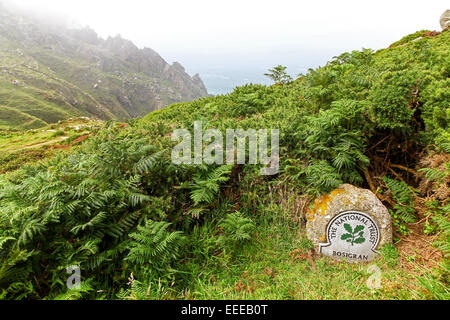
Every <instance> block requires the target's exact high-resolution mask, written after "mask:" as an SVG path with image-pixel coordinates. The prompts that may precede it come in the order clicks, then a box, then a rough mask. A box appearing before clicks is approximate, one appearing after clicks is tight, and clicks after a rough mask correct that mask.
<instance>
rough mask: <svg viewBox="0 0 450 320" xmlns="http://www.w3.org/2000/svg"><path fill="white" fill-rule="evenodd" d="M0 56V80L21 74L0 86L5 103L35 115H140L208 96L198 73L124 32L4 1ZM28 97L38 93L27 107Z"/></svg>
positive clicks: (58, 117) (49, 118) (0, 82)
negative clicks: (70, 23)
mask: <svg viewBox="0 0 450 320" xmlns="http://www.w3.org/2000/svg"><path fill="white" fill-rule="evenodd" d="M0 57H1V58H0V85H3V87H5V85H4V84H6V83H8V84H10V83H12V82H13V81H16V82H15V84H16V87H17V90H16V91H11V92H10V91H8V92H7V91H5V90H2V91H0V106H1V105H7V106H8V107H9V108H13V109H16V110H18V111H19V112H22V113H25V114H26V115H27V116H29V117H30V121H33V120H35V119H34V118H37V119H39V120H40V121H43V122H45V123H50V122H52V121H54V120H55V119H56V120H61V119H64V118H67V117H68V116H94V117H97V118H100V119H110V118H119V119H122V118H130V117H140V116H143V115H145V114H147V113H149V112H151V111H153V110H157V109H161V108H163V107H165V106H167V105H169V104H172V103H177V102H186V101H191V100H194V99H197V98H201V97H205V96H207V95H208V93H207V90H206V88H205V85H204V84H203V81H202V80H201V79H200V77H199V76H198V75H195V76H193V77H191V76H190V75H189V74H187V73H186V72H185V69H184V68H183V67H182V66H181V64H179V63H178V62H175V63H173V64H172V65H170V64H168V63H167V62H166V61H165V60H164V59H163V58H162V57H161V56H160V55H159V54H158V53H157V52H155V51H154V50H152V49H150V48H143V49H140V48H138V47H137V46H136V45H135V44H134V43H133V42H131V41H130V40H126V39H123V38H122V37H121V36H115V37H109V38H107V39H102V38H100V37H99V36H98V35H97V33H96V32H95V31H94V30H92V29H90V28H88V27H85V28H80V29H70V28H68V27H66V26H64V25H55V24H47V23H45V22H42V21H38V20H36V19H35V18H32V17H30V16H27V15H24V14H22V13H16V12H14V13H12V12H11V11H10V10H9V9H5V8H4V7H3V8H2V7H0ZM2 71H3V72H2ZM19 91H20V92H19ZM11 96H13V98H11ZM24 96H27V97H29V99H32V100H33V103H32V104H31V106H30V107H27V108H24V107H23V104H24V101H23V99H22V98H23V97H24ZM21 97H22V98H21ZM27 99H28V98H27ZM52 113H53V115H52V116H51V115H50V114H52ZM40 121H37V122H35V123H39V124H40V125H41V124H42V122H40ZM32 127H33V126H32Z"/></svg>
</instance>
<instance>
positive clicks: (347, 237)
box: [341, 233, 353, 240]
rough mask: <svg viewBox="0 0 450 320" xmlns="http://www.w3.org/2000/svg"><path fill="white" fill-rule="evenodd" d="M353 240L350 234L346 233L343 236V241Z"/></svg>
mask: <svg viewBox="0 0 450 320" xmlns="http://www.w3.org/2000/svg"><path fill="white" fill-rule="evenodd" d="M351 238H353V235H351V234H350V233H344V234H343V235H342V236H341V240H347V239H351Z"/></svg>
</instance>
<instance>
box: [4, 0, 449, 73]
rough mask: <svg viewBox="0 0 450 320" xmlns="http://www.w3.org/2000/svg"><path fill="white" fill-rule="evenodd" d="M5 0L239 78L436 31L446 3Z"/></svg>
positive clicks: (190, 67)
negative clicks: (272, 68)
mask: <svg viewBox="0 0 450 320" xmlns="http://www.w3.org/2000/svg"><path fill="white" fill-rule="evenodd" d="M3 1H5V0H3ZM0 2H2V0H0ZM9 2H13V3H14V4H16V5H20V6H25V7H29V8H32V9H33V11H34V12H37V13H51V14H52V15H54V16H59V17H64V18H67V19H69V20H74V21H76V23H77V24H80V25H89V26H90V27H92V28H93V29H94V30H95V31H97V32H98V33H99V35H100V36H102V37H104V38H105V37H107V36H109V35H112V36H114V35H116V34H121V35H122V37H124V38H127V39H130V40H132V41H133V42H134V43H135V44H137V45H138V46H139V47H144V46H147V47H150V48H152V49H154V50H156V51H157V52H158V53H160V54H161V55H162V57H163V58H164V59H166V60H167V61H168V62H173V61H179V62H180V63H181V64H183V65H184V66H185V67H186V69H187V71H188V72H189V73H191V74H193V73H197V72H198V73H200V75H201V76H202V78H204V79H207V78H208V77H209V78H211V77H219V78H220V77H223V78H227V77H237V78H242V80H244V79H245V80H254V78H255V77H257V76H258V75H261V76H262V74H260V73H261V72H263V71H264V70H266V69H267V68H268V67H271V66H274V65H277V64H283V65H286V66H288V68H289V69H288V70H289V71H290V73H291V74H292V75H297V74H298V73H301V72H305V71H306V70H307V68H310V67H317V66H319V65H323V64H325V63H326V61H328V60H329V59H330V58H332V57H333V56H336V55H338V54H341V53H343V52H346V51H351V50H360V49H361V48H363V47H364V48H372V49H380V48H384V47H387V46H388V45H389V44H391V43H392V42H395V41H397V40H399V39H400V38H401V37H403V36H405V35H407V34H410V33H413V32H415V31H418V30H422V29H430V30H441V28H440V25H439V17H440V15H441V13H442V12H443V11H444V10H445V9H448V8H449V6H450V5H449V2H448V0H445V1H444V0H432V1H425V2H424V1H423V0H421V1H416V0H387V1H386V0H377V1H362V0H348V1H346V0H341V1H336V0H329V1H328V0H309V1H300V0H297V1H294V0H291V1H288V0H271V1H266V0H259V1H252V0H227V1H215V0H209V1H208V0H189V1H187V0H158V1H156V0H151V1H142V0H9ZM232 74H233V75H232ZM208 81H209V80H208Z"/></svg>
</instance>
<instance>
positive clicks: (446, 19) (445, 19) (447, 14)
mask: <svg viewBox="0 0 450 320" xmlns="http://www.w3.org/2000/svg"><path fill="white" fill-rule="evenodd" d="M439 22H440V23H441V27H442V30H447V29H448V28H450V10H448V9H447V10H445V11H444V13H442V15H441V19H440V20H439Z"/></svg>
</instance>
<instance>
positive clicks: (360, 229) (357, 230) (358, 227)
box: [353, 225, 364, 234]
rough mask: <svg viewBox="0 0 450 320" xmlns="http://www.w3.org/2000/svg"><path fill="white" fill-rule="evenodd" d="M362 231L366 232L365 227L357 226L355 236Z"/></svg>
mask: <svg viewBox="0 0 450 320" xmlns="http://www.w3.org/2000/svg"><path fill="white" fill-rule="evenodd" d="M362 230H364V226H362V225H357V226H356V227H355V231H353V234H356V233H358V232H360V231H362Z"/></svg>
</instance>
